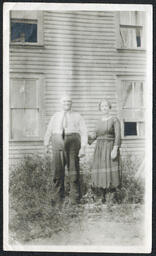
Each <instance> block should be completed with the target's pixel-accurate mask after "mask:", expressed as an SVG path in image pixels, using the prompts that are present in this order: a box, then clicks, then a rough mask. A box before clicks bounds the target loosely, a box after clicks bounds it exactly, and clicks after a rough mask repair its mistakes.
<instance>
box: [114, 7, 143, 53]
mask: <svg viewBox="0 0 156 256" xmlns="http://www.w3.org/2000/svg"><path fill="white" fill-rule="evenodd" d="M144 23H145V13H144V12H139V11H130V12H128V11H121V12H119V45H118V47H119V48H120V49H143V48H144V47H145V42H144V41H145V38H144V34H145V26H144Z"/></svg>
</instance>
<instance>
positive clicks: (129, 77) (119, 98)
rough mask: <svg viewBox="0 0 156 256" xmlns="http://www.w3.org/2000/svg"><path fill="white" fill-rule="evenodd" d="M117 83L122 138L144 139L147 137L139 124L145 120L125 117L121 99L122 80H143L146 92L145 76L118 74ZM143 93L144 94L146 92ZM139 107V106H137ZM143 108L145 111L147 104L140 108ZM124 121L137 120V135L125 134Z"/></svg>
mask: <svg viewBox="0 0 156 256" xmlns="http://www.w3.org/2000/svg"><path fill="white" fill-rule="evenodd" d="M116 80H117V81H116V85H117V88H116V91H117V101H118V116H119V119H120V120H121V137H122V139H128V140H130V139H144V138H145V135H144V136H143V135H141V133H140V129H139V124H140V123H144V124H145V120H144V119H140V120H138V119H137V118H129V117H126V118H124V117H123V114H122V113H123V109H124V108H122V101H121V84H122V81H132V82H133V81H140V82H143V84H144V93H145V81H146V80H145V77H144V76H142V77H140V76H130V75H129V76H125V75H117V76H116ZM144 93H143V94H144ZM136 109H137V108H136ZM139 109H141V110H142V111H145V105H144V106H143V107H142V108H139ZM124 122H136V129H137V135H127V136H125V135H124Z"/></svg>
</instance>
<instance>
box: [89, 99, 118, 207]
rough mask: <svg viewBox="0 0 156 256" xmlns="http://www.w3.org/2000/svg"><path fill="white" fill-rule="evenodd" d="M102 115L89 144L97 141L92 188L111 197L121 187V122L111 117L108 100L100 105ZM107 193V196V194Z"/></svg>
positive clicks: (102, 101)
mask: <svg viewBox="0 0 156 256" xmlns="http://www.w3.org/2000/svg"><path fill="white" fill-rule="evenodd" d="M99 110H100V111H101V113H102V116H101V118H100V120H98V122H97V124H96V129H95V132H94V133H93V134H92V135H90V136H89V144H91V143H92V142H93V141H94V140H97V142H96V146H95V151H94V159H93V165H92V188H93V190H96V189H97V188H98V190H99V189H100V190H101V191H102V192H103V199H102V201H103V202H105V199H106V198H105V196H106V195H107V198H108V195H109V197H111V195H113V194H112V193H107V192H113V191H115V189H116V188H117V187H119V186H120V182H121V177H120V171H119V147H120V139H121V138H120V137H121V136H120V133H121V131H120V122H119V120H118V118H117V117H113V116H112V115H111V104H110V102H109V101H107V100H106V99H103V100H101V102H100V103H99ZM106 193H107V194H106Z"/></svg>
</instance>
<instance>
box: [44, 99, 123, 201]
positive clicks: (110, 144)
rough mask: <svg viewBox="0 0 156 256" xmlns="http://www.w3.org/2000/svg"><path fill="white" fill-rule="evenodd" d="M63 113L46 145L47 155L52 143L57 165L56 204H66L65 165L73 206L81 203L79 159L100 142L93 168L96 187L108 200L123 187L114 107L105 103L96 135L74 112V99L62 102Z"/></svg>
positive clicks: (57, 116)
mask: <svg viewBox="0 0 156 256" xmlns="http://www.w3.org/2000/svg"><path fill="white" fill-rule="evenodd" d="M61 105H62V111H60V112H57V113H56V114H54V115H53V116H52V118H51V120H50V122H49V125H48V128H47V131H46V134H45V138H44V145H45V149H46V152H48V150H49V143H50V139H51V141H52V157H53V166H54V176H53V191H54V192H53V195H52V204H53V205H54V204H57V203H58V204H62V202H63V199H64V196H65V193H64V191H65V188H64V177H65V166H66V165H67V168H68V176H69V184H70V192H69V198H70V203H71V204H75V203H79V202H80V199H81V190H80V170H79V158H81V157H84V156H85V155H86V147H87V144H88V143H89V144H92V142H93V141H94V140H97V143H96V147H95V151H94V158H93V165H92V174H91V177H92V187H93V189H94V188H95V189H96V188H98V189H102V191H103V195H104V198H103V199H104V200H105V194H106V192H107V191H108V192H111V191H113V190H114V189H116V188H117V187H119V186H120V173H119V161H118V159H119V154H118V152H119V147H120V123H119V120H118V119H117V118H115V117H112V116H111V115H110V109H111V105H110V103H109V102H108V101H107V100H102V101H101V102H100V105H99V110H100V111H101V112H102V119H100V120H99V121H98V123H97V126H96V130H95V132H94V134H92V135H89V136H88V134H87V128H86V125H85V121H84V119H83V118H82V116H81V115H80V114H79V113H77V112H74V111H72V99H71V98H70V96H64V97H63V98H62V99H61Z"/></svg>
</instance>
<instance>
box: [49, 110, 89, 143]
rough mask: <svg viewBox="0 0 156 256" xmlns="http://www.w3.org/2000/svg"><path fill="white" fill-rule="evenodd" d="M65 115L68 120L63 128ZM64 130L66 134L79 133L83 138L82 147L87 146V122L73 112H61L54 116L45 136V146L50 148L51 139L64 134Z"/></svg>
mask: <svg viewBox="0 0 156 256" xmlns="http://www.w3.org/2000/svg"><path fill="white" fill-rule="evenodd" d="M64 114H65V118H66V121H65V123H66V125H65V126H64V127H63V125H64ZM63 129H64V132H65V134H70V133H79V134H80V136H81V147H83V146H86V145H87V142H88V136H87V128H86V125H85V121H84V119H83V118H82V116H81V115H80V114H79V113H77V112H73V111H68V112H66V113H65V112H64V111H61V112H57V113H55V114H54V115H53V116H52V118H51V120H50V122H49V125H48V128H47V131H46V134H45V138H44V145H45V146H48V144H49V140H50V137H51V136H52V135H53V134H62V133H63Z"/></svg>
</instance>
